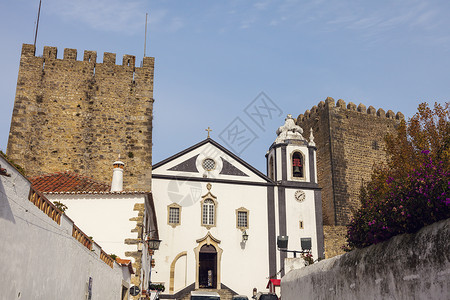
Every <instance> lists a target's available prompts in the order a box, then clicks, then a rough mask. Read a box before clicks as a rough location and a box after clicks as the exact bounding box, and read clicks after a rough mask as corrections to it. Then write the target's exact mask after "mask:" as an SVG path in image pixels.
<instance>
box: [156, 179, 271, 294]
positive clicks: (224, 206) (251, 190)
mask: <svg viewBox="0 0 450 300" xmlns="http://www.w3.org/2000/svg"><path fill="white" fill-rule="evenodd" d="M198 185H199V186H200V190H201V193H200V195H205V194H206V193H207V192H208V190H207V188H206V182H202V183H198ZM194 187H197V186H196V185H195V186H194ZM172 188H173V182H171V180H167V179H156V178H154V179H153V197H154V201H155V208H156V212H157V216H158V229H159V237H160V239H161V240H162V243H161V246H160V249H159V250H158V251H156V253H155V256H154V257H155V259H156V266H155V268H154V270H155V271H157V272H158V273H153V274H152V281H154V282H163V283H164V284H165V286H166V291H168V290H169V279H170V264H171V263H172V261H173V259H174V258H175V257H176V256H177V255H178V254H179V253H181V252H183V251H187V257H186V260H187V285H190V284H192V283H194V282H195V280H196V278H195V277H196V261H195V254H194V248H195V247H197V246H198V244H197V243H196V240H197V239H200V238H203V237H204V236H206V234H207V233H208V230H207V229H206V228H205V227H203V226H201V207H200V197H198V198H195V199H193V201H192V203H191V205H184V206H183V207H182V208H181V225H180V226H177V227H175V228H173V227H172V226H169V225H167V206H168V205H169V204H171V203H172V201H171V199H174V198H173V195H172V194H171V193H172V192H173V190H172ZM211 193H212V194H213V195H215V196H216V197H217V199H216V200H217V202H218V205H217V207H216V208H217V210H216V213H217V226H216V227H213V228H211V230H209V231H210V232H211V234H212V235H213V236H214V237H215V238H217V239H219V240H220V241H221V243H220V244H219V246H220V248H222V249H223V255H222V262H221V268H222V272H221V281H222V283H223V284H225V285H227V286H228V287H229V288H231V289H233V290H234V291H236V292H238V293H239V294H245V295H248V296H251V293H252V290H253V288H254V287H256V288H258V290H266V284H267V279H266V277H267V274H268V272H269V264H268V254H267V253H268V233H267V226H268V225H267V208H266V207H267V191H266V187H264V186H250V185H240V186H235V187H233V186H231V185H230V184H222V183H212V189H211ZM240 207H245V208H246V209H248V210H249V229H248V230H247V233H248V234H249V239H248V241H247V243H245V244H241V242H242V231H241V230H240V229H238V228H236V212H235V210H236V209H238V208H240ZM177 267H178V264H177ZM180 271H182V272H183V269H182V268H181V269H180ZM177 286H178V285H177ZM183 287H184V286H183ZM176 291H177V290H175V292H176Z"/></svg>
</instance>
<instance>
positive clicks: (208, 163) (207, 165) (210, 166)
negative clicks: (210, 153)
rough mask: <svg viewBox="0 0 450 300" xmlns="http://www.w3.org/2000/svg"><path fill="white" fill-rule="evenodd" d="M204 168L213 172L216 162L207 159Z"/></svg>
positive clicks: (203, 164)
mask: <svg viewBox="0 0 450 300" xmlns="http://www.w3.org/2000/svg"><path fill="white" fill-rule="evenodd" d="M202 167H203V169H205V170H206V171H212V170H214V168H215V167H216V162H215V161H214V159H212V158H206V159H205V160H204V161H203V163H202Z"/></svg>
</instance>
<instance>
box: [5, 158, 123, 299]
mask: <svg viewBox="0 0 450 300" xmlns="http://www.w3.org/2000/svg"><path fill="white" fill-rule="evenodd" d="M0 165H1V167H2V168H6V169H7V170H8V172H9V173H10V174H11V175H12V176H11V177H4V176H0V228H1V230H0V241H1V242H0V253H1V256H0V274H2V279H1V280H0V291H1V296H0V298H1V299H8V300H12V299H33V300H34V299H43V300H44V299H45V300H49V299H50V300H51V299H74V300H75V299H77V300H79V299H85V294H86V283H87V282H88V280H89V277H92V278H93V285H92V299H99V300H102V299H121V292H122V282H123V281H125V282H126V283H125V285H129V282H130V274H129V272H128V271H127V270H126V269H127V268H125V270H124V268H123V267H120V266H119V265H117V264H115V265H114V269H111V268H110V267H109V266H108V265H107V264H106V263H104V262H103V261H102V260H100V258H99V254H100V248H99V247H98V246H94V251H90V250H89V249H87V248H86V247H84V246H83V245H82V244H80V243H79V242H78V241H77V240H75V239H74V238H73V237H72V226H73V223H72V221H71V220H70V219H69V218H67V217H66V216H64V215H63V216H62V218H61V225H58V224H57V223H56V222H54V221H53V220H52V219H50V218H49V217H48V216H47V215H45V214H44V213H43V212H42V211H41V210H40V209H38V208H37V207H36V206H35V205H34V204H33V203H31V202H29V201H28V193H29V190H30V182H29V181H28V180H26V179H25V178H24V177H23V176H22V175H20V174H19V173H18V172H17V171H16V170H15V169H14V168H12V167H11V166H10V165H9V164H8V163H7V162H6V161H5V160H4V159H3V158H2V157H0ZM86 234H89V232H86Z"/></svg>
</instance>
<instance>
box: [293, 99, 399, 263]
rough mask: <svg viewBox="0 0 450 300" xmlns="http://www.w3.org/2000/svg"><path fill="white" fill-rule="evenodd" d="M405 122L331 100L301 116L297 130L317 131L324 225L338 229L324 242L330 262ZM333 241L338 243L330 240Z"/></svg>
mask: <svg viewBox="0 0 450 300" xmlns="http://www.w3.org/2000/svg"><path fill="white" fill-rule="evenodd" d="M403 118H404V117H403V115H402V114H401V113H400V112H399V113H397V114H394V113H393V112H392V111H390V110H389V111H388V112H387V113H386V112H385V111H384V110H383V109H378V111H377V110H375V108H374V107H372V106H370V107H369V108H368V109H367V108H366V107H365V106H364V105H363V104H360V105H359V106H358V107H357V106H356V105H355V104H353V103H352V102H349V103H348V105H346V103H345V102H344V101H343V100H338V101H337V103H335V101H334V99H333V98H327V99H326V100H325V102H324V101H321V102H320V103H319V105H318V106H313V107H312V109H311V110H307V111H306V112H305V113H304V114H300V115H299V116H298V118H297V125H300V126H301V127H302V128H303V130H304V132H306V133H309V130H310V128H313V134H314V141H315V143H316V146H317V169H318V170H317V176H318V182H319V186H320V187H321V188H322V213H323V222H324V225H330V226H339V227H336V228H334V229H331V228H330V230H331V231H330V234H328V238H327V235H326V237H325V248H326V252H327V253H326V257H331V256H333V255H336V254H338V253H342V249H341V246H342V244H341V243H340V241H341V240H342V239H341V238H338V237H342V236H345V227H344V226H345V225H347V224H348V223H349V222H350V219H351V217H352V213H353V211H355V210H357V209H358V208H359V206H360V202H359V198H358V197H359V192H360V188H361V184H362V182H363V181H368V180H370V178H371V174H372V167H373V165H374V163H379V162H383V161H386V152H385V150H384V145H385V143H384V137H385V136H386V134H387V133H389V132H393V131H394V130H395V128H396V127H397V126H398V124H399V123H400V120H402V119H403ZM331 236H333V237H336V238H333V239H331V240H330V238H329V237H331ZM336 241H339V244H336V243H335V242H336Z"/></svg>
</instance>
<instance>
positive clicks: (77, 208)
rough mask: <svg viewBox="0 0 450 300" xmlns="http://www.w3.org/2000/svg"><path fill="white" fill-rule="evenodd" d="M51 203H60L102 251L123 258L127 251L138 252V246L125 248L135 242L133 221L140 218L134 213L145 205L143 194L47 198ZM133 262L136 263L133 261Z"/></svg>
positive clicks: (74, 195)
mask: <svg viewBox="0 0 450 300" xmlns="http://www.w3.org/2000/svg"><path fill="white" fill-rule="evenodd" d="M46 197H47V198H48V199H49V200H50V201H52V202H53V201H60V202H62V203H64V204H65V205H66V206H67V207H68V209H67V210H66V213H67V214H68V215H69V216H70V218H71V219H72V220H73V221H74V222H75V223H76V224H77V226H78V227H79V228H80V229H81V230H83V231H84V232H86V233H87V234H88V235H89V236H92V237H93V239H94V241H95V242H97V243H99V244H100V245H102V247H103V251H105V252H106V253H108V254H111V253H112V254H115V255H117V256H119V257H120V258H126V259H132V258H130V257H126V256H125V252H127V251H136V250H137V245H126V244H125V243H124V241H125V239H136V238H137V236H138V235H137V232H131V230H132V229H134V228H135V227H136V222H135V221H130V219H131V218H136V217H138V212H137V211H135V210H133V209H134V205H135V204H136V203H144V202H145V195H144V194H108V193H107V194H46ZM132 260H133V261H134V259H132Z"/></svg>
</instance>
